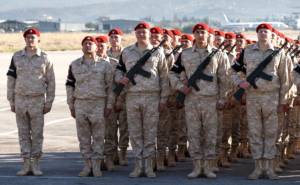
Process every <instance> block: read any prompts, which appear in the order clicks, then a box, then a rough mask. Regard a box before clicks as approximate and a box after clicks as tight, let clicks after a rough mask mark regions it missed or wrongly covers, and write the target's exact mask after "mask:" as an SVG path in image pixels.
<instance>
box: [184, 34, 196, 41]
mask: <svg viewBox="0 0 300 185" xmlns="http://www.w3.org/2000/svg"><path fill="white" fill-rule="evenodd" d="M181 39H182V40H189V41H191V42H193V41H194V37H193V35H190V34H183V35H181Z"/></svg>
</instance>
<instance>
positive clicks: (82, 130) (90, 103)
mask: <svg viewBox="0 0 300 185" xmlns="http://www.w3.org/2000/svg"><path fill="white" fill-rule="evenodd" d="M104 108H105V99H97V100H79V99H76V101H75V114H76V128H77V136H78V141H79V148H80V152H81V155H82V157H83V159H103V150H104V133H105V119H104Z"/></svg>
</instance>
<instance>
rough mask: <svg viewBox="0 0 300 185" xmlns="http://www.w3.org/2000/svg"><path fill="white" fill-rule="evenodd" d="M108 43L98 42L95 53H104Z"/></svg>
mask: <svg viewBox="0 0 300 185" xmlns="http://www.w3.org/2000/svg"><path fill="white" fill-rule="evenodd" d="M107 48H108V44H107V43H98V50H97V53H99V54H101V55H102V54H104V53H106V52H107Z"/></svg>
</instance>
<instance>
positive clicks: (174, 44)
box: [172, 35, 181, 47]
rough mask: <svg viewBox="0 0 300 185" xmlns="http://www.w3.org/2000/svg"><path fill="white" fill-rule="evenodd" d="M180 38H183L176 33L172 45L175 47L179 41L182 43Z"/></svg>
mask: <svg viewBox="0 0 300 185" xmlns="http://www.w3.org/2000/svg"><path fill="white" fill-rule="evenodd" d="M180 38H181V37H180V36H178V35H175V36H174V37H173V40H172V45H173V47H175V46H177V45H179V43H180Z"/></svg>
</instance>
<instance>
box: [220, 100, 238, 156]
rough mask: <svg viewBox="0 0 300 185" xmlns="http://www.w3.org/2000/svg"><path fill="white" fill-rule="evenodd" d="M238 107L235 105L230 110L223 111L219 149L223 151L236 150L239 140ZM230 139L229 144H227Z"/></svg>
mask: <svg viewBox="0 0 300 185" xmlns="http://www.w3.org/2000/svg"><path fill="white" fill-rule="evenodd" d="M240 116H241V113H240V105H239V104H237V103H236V104H235V105H234V107H233V108H231V109H225V110H223V119H222V121H223V123H222V132H223V133H222V143H221V148H222V149H223V150H225V151H227V150H229V149H230V148H231V147H232V148H237V147H238V145H239V138H240V129H239V128H240ZM230 138H231V144H229V143H228V141H229V139H230Z"/></svg>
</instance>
